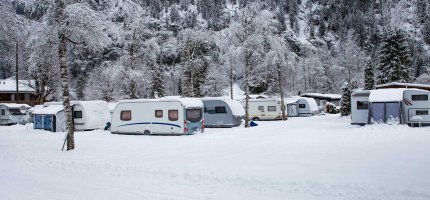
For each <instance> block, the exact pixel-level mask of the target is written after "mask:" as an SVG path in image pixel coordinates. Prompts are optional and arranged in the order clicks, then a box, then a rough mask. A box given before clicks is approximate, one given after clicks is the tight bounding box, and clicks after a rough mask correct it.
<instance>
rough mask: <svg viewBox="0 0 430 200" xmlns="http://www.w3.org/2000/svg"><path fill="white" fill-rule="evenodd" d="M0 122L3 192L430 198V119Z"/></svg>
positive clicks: (11, 195) (31, 195)
mask: <svg viewBox="0 0 430 200" xmlns="http://www.w3.org/2000/svg"><path fill="white" fill-rule="evenodd" d="M63 138H64V134H63V133H50V132H44V131H33V130H31V129H29V130H27V126H11V127H0V198H1V199H62V200H65V199H151V200H154V199H173V200H176V199H217V200H218V199H247V200H249V199H294V200H298V199H305V200H308V199H327V200H335V199H345V200H351V199H354V200H357V199H366V200H368V199H378V200H384V199H390V200H397V199H398V200H400V199H401V200H404V199H408V200H409V199H423V200H424V199H426V200H428V199H430V128H409V127H407V126H397V125H372V126H366V127H359V126H351V125H349V119H348V118H339V116H337V115H326V116H315V117H311V118H291V119H290V120H289V121H287V122H280V121H275V122H259V126H258V127H254V128H250V129H245V128H233V129H206V130H205V133H202V134H197V135H193V136H131V135H111V134H110V133H109V132H104V131H92V132H78V133H76V147H77V148H76V150H74V151H71V152H61V151H60V150H61V146H62V143H63Z"/></svg>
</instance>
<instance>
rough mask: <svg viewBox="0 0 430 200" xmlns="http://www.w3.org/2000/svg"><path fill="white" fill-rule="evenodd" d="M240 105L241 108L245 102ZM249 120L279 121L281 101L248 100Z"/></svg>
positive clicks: (242, 101)
mask: <svg viewBox="0 0 430 200" xmlns="http://www.w3.org/2000/svg"><path fill="white" fill-rule="evenodd" d="M240 103H241V104H242V106H243V107H245V105H246V101H245V100H241V101H240ZM248 112H249V118H250V119H252V120H253V121H259V120H279V119H281V118H282V112H281V101H280V100H279V99H276V98H267V99H249V110H248Z"/></svg>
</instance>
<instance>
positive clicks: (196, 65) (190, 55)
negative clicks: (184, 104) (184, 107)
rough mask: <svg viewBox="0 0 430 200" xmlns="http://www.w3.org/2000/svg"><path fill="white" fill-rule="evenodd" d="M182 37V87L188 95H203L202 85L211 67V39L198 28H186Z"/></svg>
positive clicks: (183, 91)
mask: <svg viewBox="0 0 430 200" xmlns="http://www.w3.org/2000/svg"><path fill="white" fill-rule="evenodd" d="M181 34H182V38H181V47H180V52H181V65H182V77H181V81H182V84H181V89H182V95H184V96H187V97H201V96H203V92H202V86H203V83H204V82H205V80H206V76H207V73H208V68H209V61H210V57H209V53H210V49H211V45H213V44H210V41H208V40H207V38H205V34H204V33H202V32H201V31H197V30H189V29H188V30H185V31H183V32H182V33H181Z"/></svg>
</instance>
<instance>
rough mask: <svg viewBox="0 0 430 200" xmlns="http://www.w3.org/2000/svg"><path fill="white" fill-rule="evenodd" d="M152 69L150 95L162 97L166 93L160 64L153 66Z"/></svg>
mask: <svg viewBox="0 0 430 200" xmlns="http://www.w3.org/2000/svg"><path fill="white" fill-rule="evenodd" d="M152 68H153V69H152V70H151V71H152V92H151V97H156V95H155V93H157V96H158V97H164V96H165V95H166V93H165V91H164V73H163V69H162V66H158V65H157V66H153V67H152Z"/></svg>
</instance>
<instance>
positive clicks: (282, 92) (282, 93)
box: [278, 64, 287, 120]
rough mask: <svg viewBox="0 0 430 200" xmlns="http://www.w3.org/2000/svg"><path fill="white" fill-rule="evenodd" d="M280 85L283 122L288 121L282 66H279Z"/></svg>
mask: <svg viewBox="0 0 430 200" xmlns="http://www.w3.org/2000/svg"><path fill="white" fill-rule="evenodd" d="M278 84H279V93H280V94H281V112H282V120H287V115H286V114H285V101H284V89H283V87H282V72H281V65H280V64H278Z"/></svg>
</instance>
